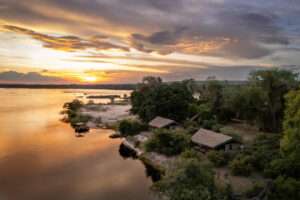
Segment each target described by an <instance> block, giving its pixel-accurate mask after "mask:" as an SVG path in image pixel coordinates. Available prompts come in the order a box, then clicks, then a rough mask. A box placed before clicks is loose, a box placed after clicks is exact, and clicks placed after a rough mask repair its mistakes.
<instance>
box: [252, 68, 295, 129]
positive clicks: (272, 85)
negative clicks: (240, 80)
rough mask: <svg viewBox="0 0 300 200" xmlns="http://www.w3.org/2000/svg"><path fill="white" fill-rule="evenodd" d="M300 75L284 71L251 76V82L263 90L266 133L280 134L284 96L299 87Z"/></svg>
mask: <svg viewBox="0 0 300 200" xmlns="http://www.w3.org/2000/svg"><path fill="white" fill-rule="evenodd" d="M297 78H298V74H296V73H293V72H292V71H288V70H283V69H277V68H275V69H270V70H258V71H254V72H252V73H251V74H250V77H249V80H250V82H251V83H252V84H253V85H254V86H256V87H259V88H261V89H262V90H263V92H264V93H265V97H266V98H265V102H264V106H263V107H262V112H261V114H263V115H261V116H260V117H261V120H262V122H263V123H262V124H263V125H264V127H262V128H263V129H264V130H266V131H271V132H279V131H281V128H282V121H283V112H284V95H285V94H286V93H287V92H288V91H289V90H290V89H292V88H295V87H296V86H297V83H298V82H297Z"/></svg>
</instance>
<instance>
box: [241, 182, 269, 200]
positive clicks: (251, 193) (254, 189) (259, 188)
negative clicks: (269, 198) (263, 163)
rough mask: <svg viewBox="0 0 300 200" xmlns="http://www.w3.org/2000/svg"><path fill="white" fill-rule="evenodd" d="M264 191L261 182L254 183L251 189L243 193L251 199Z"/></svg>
mask: <svg viewBox="0 0 300 200" xmlns="http://www.w3.org/2000/svg"><path fill="white" fill-rule="evenodd" d="M263 189H264V184H263V183H261V182H256V183H255V184H254V185H253V187H252V188H251V189H249V190H247V191H246V192H245V196H246V197H247V198H253V197H255V196H257V195H259V193H260V192H261V191H262V190H263Z"/></svg>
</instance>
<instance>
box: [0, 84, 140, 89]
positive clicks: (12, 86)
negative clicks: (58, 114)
mask: <svg viewBox="0 0 300 200" xmlns="http://www.w3.org/2000/svg"><path fill="white" fill-rule="evenodd" d="M135 87H136V84H101V85H99V84H95V85H77V84H69V85H66V84H37V85H34V84H0V88H8V89H15V88H24V89H113V90H133V89H135Z"/></svg>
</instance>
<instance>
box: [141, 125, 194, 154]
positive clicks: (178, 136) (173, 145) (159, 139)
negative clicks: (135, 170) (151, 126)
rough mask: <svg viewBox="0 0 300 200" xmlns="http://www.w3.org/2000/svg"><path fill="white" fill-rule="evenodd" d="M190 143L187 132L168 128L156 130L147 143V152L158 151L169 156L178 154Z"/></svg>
mask: <svg viewBox="0 0 300 200" xmlns="http://www.w3.org/2000/svg"><path fill="white" fill-rule="evenodd" d="M188 145H189V140H188V137H187V136H186V134H183V133H179V132H176V131H170V130H166V129H160V130H156V131H155V134H154V137H152V138H151V139H150V140H148V141H147V142H146V144H145V148H146V151H147V152H153V151H154V152H157V153H161V154H165V155H167V156H172V155H178V154H180V153H181V152H183V151H184V150H185V149H186V148H187V147H188Z"/></svg>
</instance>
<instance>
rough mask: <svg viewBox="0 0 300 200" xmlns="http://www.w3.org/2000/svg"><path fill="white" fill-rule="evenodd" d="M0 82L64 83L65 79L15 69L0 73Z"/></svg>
mask: <svg viewBox="0 0 300 200" xmlns="http://www.w3.org/2000/svg"><path fill="white" fill-rule="evenodd" d="M0 82H2V83H65V82H66V80H64V79H61V78H57V77H52V76H44V75H41V74H40V73H38V72H28V73H20V72H16V71H6V72H1V73H0Z"/></svg>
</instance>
